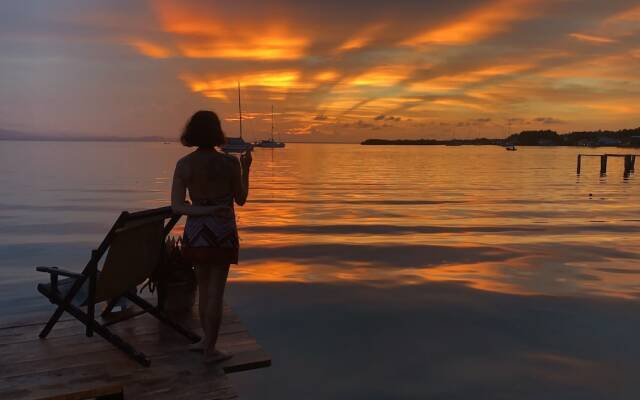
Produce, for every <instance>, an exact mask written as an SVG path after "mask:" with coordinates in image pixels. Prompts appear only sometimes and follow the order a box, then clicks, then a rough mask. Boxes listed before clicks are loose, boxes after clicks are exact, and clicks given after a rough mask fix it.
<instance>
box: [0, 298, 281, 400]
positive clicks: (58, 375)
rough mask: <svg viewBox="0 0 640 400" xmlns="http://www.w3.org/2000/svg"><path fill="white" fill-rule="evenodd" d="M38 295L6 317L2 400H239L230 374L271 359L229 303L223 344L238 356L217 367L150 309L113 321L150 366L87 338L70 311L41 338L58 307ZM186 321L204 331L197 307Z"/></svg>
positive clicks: (0, 324) (0, 360)
mask: <svg viewBox="0 0 640 400" xmlns="http://www.w3.org/2000/svg"><path fill="white" fill-rule="evenodd" d="M34 296H35V295H34ZM40 300H41V303H42V306H41V307H40V304H39V303H38V302H37V301H36V300H35V299H34V301H31V300H29V302H30V303H33V304H38V306H37V307H35V308H29V309H28V311H26V312H16V311H14V312H13V313H9V314H4V315H0V399H30V400H36V399H37V400H54V399H55V400H81V399H94V398H95V399H98V400H116V399H139V400H144V399H157V400H163V399H210V400H215V399H226V400H233V399H237V398H238V396H237V394H236V392H235V391H234V389H233V387H232V386H231V384H230V381H229V379H228V378H227V377H226V375H225V374H226V373H231V372H237V371H245V370H249V369H255V368H262V367H267V366H269V365H271V359H270V358H269V356H268V355H267V354H266V353H265V351H264V350H263V349H262V348H261V347H260V346H259V345H258V343H257V342H256V340H255V339H254V338H252V337H251V336H250V335H249V333H248V332H247V329H246V328H245V327H244V325H243V324H242V322H241V321H240V320H239V318H238V317H237V316H236V315H235V314H234V313H233V311H232V310H231V309H230V308H229V307H227V306H225V310H224V317H223V323H222V326H221V329H220V338H219V342H218V343H219V347H220V348H221V349H222V350H225V351H228V352H231V353H233V357H232V358H231V359H230V360H228V361H225V362H223V363H220V364H214V365H205V364H204V363H203V362H202V354H199V353H194V352H189V351H187V345H188V340H187V339H185V338H184V337H183V336H181V335H180V334H178V333H176V332H175V331H173V330H172V329H171V328H167V327H166V326H164V325H163V324H162V323H161V322H160V321H159V320H157V319H156V318H154V317H152V316H150V315H148V314H144V315H140V316H138V317H136V318H132V319H129V320H127V321H123V322H120V323H118V324H115V325H112V327H111V328H112V329H113V331H114V333H116V334H118V335H119V336H121V337H122V338H123V339H125V340H127V341H129V342H130V343H132V344H135V346H136V347H137V348H139V349H140V350H141V351H143V352H144V353H145V354H146V355H147V356H148V357H149V359H150V361H151V366H150V367H143V366H141V365H140V364H138V363H137V362H135V361H133V360H132V359H131V358H129V357H128V356H127V355H126V354H125V353H123V352H122V351H120V350H119V349H117V348H116V347H114V346H113V345H112V344H111V343H109V342H107V341H106V340H104V339H102V338H101V337H99V336H94V337H86V336H85V332H84V331H85V329H84V325H83V324H82V323H80V322H79V321H78V320H76V319H74V318H72V317H70V316H68V315H63V317H62V318H61V319H60V322H59V323H58V325H56V327H55V328H54V329H53V331H52V332H51V334H50V335H49V336H48V337H47V338H46V339H40V338H38V333H39V331H40V330H41V329H42V327H43V326H44V324H45V323H46V321H47V319H48V317H49V315H50V314H51V311H52V309H53V306H52V305H51V304H49V303H48V302H47V300H46V299H45V298H44V297H40ZM18 311H20V310H18ZM180 322H181V323H182V324H184V325H185V326H186V327H188V328H191V329H194V330H198V331H199V325H200V322H199V321H198V316H197V312H195V310H193V311H192V312H191V313H190V314H188V315H184V316H182V317H181V318H180Z"/></svg>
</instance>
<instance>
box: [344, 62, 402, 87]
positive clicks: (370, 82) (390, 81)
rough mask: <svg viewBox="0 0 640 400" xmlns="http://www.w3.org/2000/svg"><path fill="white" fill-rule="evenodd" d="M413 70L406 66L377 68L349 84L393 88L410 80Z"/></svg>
mask: <svg viewBox="0 0 640 400" xmlns="http://www.w3.org/2000/svg"><path fill="white" fill-rule="evenodd" d="M413 69H414V67H411V66H404V65H400V66H380V67H375V68H372V69H370V70H368V71H366V72H364V73H362V74H360V75H358V76H356V77H355V78H353V79H351V80H350V81H349V82H348V83H349V84H350V85H355V86H380V87H387V86H393V85H395V84H396V83H398V82H400V81H402V80H404V79H406V78H408V77H409V74H410V73H411V71H412V70H413Z"/></svg>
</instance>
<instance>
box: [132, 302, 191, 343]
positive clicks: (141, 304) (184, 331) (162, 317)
mask: <svg viewBox="0 0 640 400" xmlns="http://www.w3.org/2000/svg"><path fill="white" fill-rule="evenodd" d="M125 296H127V298H128V299H129V300H131V301H132V302H133V303H134V304H136V305H137V306H139V307H141V308H142V309H143V310H145V311H146V312H148V313H149V314H151V315H153V316H154V317H156V318H158V319H159V320H160V321H162V322H163V323H165V324H167V325H169V326H170V327H172V328H173V329H174V330H176V331H177V332H179V333H180V334H182V335H183V336H185V337H186V338H187V339H189V340H190V341H191V342H193V343H197V342H198V341H200V339H201V338H200V336H198V335H196V334H195V333H193V332H191V331H190V330H188V329H187V328H185V327H184V326H182V325H180V324H178V323H177V322H175V321H173V320H172V319H171V318H169V317H168V316H167V315H166V314H165V313H164V311H160V310H158V309H157V308H156V307H154V306H153V305H152V304H151V303H149V302H148V301H146V300H144V299H143V298H142V297H140V296H138V295H136V294H132V293H127V294H126V295H125Z"/></svg>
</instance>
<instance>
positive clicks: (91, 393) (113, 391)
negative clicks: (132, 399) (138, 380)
mask: <svg viewBox="0 0 640 400" xmlns="http://www.w3.org/2000/svg"><path fill="white" fill-rule="evenodd" d="M122 392H123V388H122V385H108V386H102V387H99V388H95V389H88V390H80V391H77V392H73V393H68V394H62V395H54V396H46V397H41V398H39V399H38V400H84V399H89V398H95V397H98V396H110V395H118V394H119V395H122Z"/></svg>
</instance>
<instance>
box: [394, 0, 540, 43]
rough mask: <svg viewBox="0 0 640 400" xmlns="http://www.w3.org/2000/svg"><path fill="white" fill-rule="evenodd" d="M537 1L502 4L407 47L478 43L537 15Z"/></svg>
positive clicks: (430, 31) (510, 0)
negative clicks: (515, 23) (535, 7)
mask: <svg viewBox="0 0 640 400" xmlns="http://www.w3.org/2000/svg"><path fill="white" fill-rule="evenodd" d="M537 3H539V2H536V1H534V0H498V1H493V2H492V3H490V4H488V5H486V6H484V7H482V8H479V9H476V10H474V11H472V12H470V13H467V14H465V15H462V16H461V17H460V18H459V19H457V20H455V21H453V22H450V23H449V24H447V25H444V26H441V27H438V28H435V29H428V30H427V31H425V32H422V33H420V34H419V35H417V36H414V37H412V38H410V39H408V40H405V41H404V42H402V44H403V45H408V46H419V45H426V44H448V45H460V44H469V43H473V42H477V41H479V40H482V39H486V38H488V37H490V36H493V35H496V34H498V33H502V32H505V31H508V30H509V27H510V25H511V24H513V23H514V22H517V21H520V20H525V19H529V18H532V17H533V16H534V15H535V11H536V10H535V9H534V7H533V6H535V5H537Z"/></svg>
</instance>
